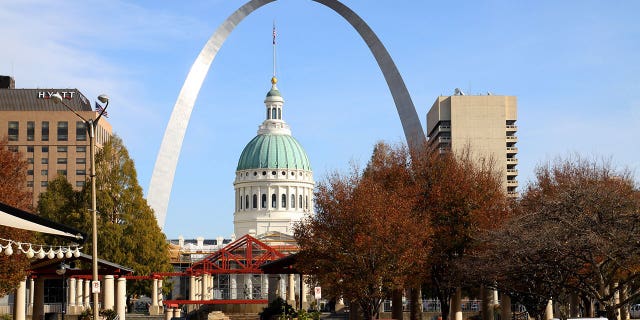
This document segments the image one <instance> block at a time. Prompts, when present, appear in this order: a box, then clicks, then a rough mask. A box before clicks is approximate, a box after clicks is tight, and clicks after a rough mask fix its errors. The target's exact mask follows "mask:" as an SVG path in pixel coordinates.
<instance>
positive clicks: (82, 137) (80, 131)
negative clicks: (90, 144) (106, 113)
mask: <svg viewBox="0 0 640 320" xmlns="http://www.w3.org/2000/svg"><path fill="white" fill-rule="evenodd" d="M76 141H87V124H86V123H84V122H82V121H77V122H76Z"/></svg>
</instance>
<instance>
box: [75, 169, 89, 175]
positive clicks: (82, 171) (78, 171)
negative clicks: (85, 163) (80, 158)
mask: <svg viewBox="0 0 640 320" xmlns="http://www.w3.org/2000/svg"><path fill="white" fill-rule="evenodd" d="M76 175H78V176H84V175H87V171H86V170H76Z"/></svg>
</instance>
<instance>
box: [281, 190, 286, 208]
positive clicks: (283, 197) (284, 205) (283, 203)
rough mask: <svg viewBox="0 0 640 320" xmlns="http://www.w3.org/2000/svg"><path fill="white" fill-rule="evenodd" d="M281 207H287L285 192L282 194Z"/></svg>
mask: <svg viewBox="0 0 640 320" xmlns="http://www.w3.org/2000/svg"><path fill="white" fill-rule="evenodd" d="M282 207H283V208H286V207H287V195H286V194H284V193H283V194H282Z"/></svg>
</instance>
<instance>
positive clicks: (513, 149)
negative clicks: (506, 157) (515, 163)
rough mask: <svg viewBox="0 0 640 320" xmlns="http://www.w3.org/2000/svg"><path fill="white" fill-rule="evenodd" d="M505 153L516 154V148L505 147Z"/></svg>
mask: <svg viewBox="0 0 640 320" xmlns="http://www.w3.org/2000/svg"><path fill="white" fill-rule="evenodd" d="M507 153H518V147H507Z"/></svg>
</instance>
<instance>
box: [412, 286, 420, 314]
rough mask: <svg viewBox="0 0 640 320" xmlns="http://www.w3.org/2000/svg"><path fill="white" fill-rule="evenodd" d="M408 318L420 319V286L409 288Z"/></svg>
mask: <svg viewBox="0 0 640 320" xmlns="http://www.w3.org/2000/svg"><path fill="white" fill-rule="evenodd" d="M410 292H411V298H410V299H411V305H410V308H411V309H410V319H411V320H422V293H421V290H420V287H416V288H411V291H410Z"/></svg>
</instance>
